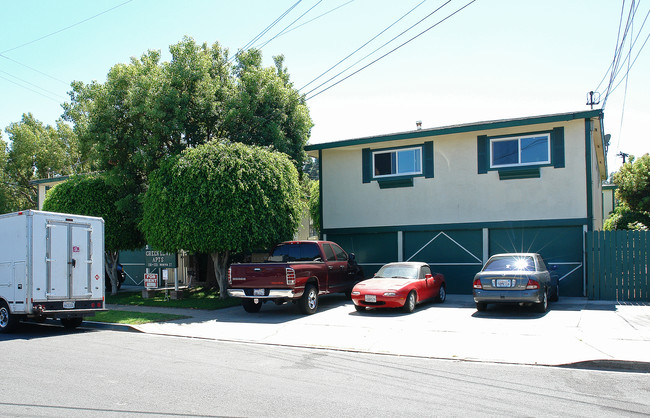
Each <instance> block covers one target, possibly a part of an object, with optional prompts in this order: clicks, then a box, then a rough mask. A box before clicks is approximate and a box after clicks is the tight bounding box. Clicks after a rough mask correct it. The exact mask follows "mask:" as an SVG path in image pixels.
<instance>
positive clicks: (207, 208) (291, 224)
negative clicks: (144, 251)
mask: <svg viewBox="0 0 650 418" xmlns="http://www.w3.org/2000/svg"><path fill="white" fill-rule="evenodd" d="M302 205H303V204H302V201H301V192H300V185H299V183H298V173H297V171H296V169H295V167H294V166H293V165H292V164H291V162H290V161H289V159H288V158H287V156H286V155H284V154H281V153H278V152H271V151H268V150H266V149H263V148H261V147H249V146H245V145H242V144H238V143H226V142H217V141H212V142H209V143H207V144H204V145H201V146H198V147H196V148H194V149H188V150H186V151H185V152H183V153H182V154H181V155H180V156H178V157H172V158H169V159H168V160H167V161H166V162H165V163H164V164H162V165H161V168H160V169H159V170H157V171H155V172H154V173H152V175H151V178H150V184H149V189H148V191H147V193H146V195H145V197H144V211H143V220H142V224H141V227H142V230H143V231H144V234H145V237H146V239H147V242H148V243H150V244H151V245H152V246H153V247H155V248H157V249H161V250H166V251H177V250H180V249H184V250H187V251H192V252H202V253H211V254H214V253H218V252H242V251H246V250H250V249H253V248H264V247H267V246H269V245H271V244H273V243H276V242H279V241H282V240H285V239H290V238H291V237H292V236H293V234H294V232H295V231H296V229H297V227H298V224H299V222H300V214H301V211H302V208H303V206H302Z"/></svg>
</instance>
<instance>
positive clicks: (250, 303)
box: [241, 299, 262, 313]
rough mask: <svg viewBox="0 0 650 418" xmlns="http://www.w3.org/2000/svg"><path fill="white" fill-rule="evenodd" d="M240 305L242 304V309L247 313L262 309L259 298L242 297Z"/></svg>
mask: <svg viewBox="0 0 650 418" xmlns="http://www.w3.org/2000/svg"><path fill="white" fill-rule="evenodd" d="M241 306H243V307H244V310H245V311H246V312H248V313H256V312H259V311H260V309H262V301H261V300H259V299H257V300H256V299H242V300H241Z"/></svg>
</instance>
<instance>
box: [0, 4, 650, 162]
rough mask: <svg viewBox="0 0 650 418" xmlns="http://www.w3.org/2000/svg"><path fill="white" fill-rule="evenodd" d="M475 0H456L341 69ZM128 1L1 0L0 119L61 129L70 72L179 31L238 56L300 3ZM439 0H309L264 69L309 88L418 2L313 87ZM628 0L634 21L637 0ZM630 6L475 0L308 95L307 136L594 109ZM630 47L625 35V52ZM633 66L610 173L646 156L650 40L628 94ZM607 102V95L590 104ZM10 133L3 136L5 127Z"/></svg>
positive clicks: (75, 75)
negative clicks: (629, 158) (628, 158)
mask: <svg viewBox="0 0 650 418" xmlns="http://www.w3.org/2000/svg"><path fill="white" fill-rule="evenodd" d="M469 1H470V0H452V1H450V2H449V3H448V4H446V5H444V7H443V8H442V9H441V10H440V11H438V12H436V13H434V14H433V15H431V16H430V17H429V18H427V19H425V20H424V21H423V22H422V23H420V24H419V25H417V26H416V27H415V28H413V29H412V30H410V31H409V32H407V33H406V34H405V35H403V36H402V37H400V38H399V39H398V40H396V41H393V42H392V43H391V44H389V45H388V46H386V47H384V48H382V49H381V50H379V51H378V52H377V53H375V54H374V55H372V56H371V57H369V58H367V59H366V60H364V61H362V62H361V63H359V64H358V65H357V66H355V67H353V68H352V69H351V70H349V71H348V72H346V73H344V74H343V76H345V75H346V74H349V73H350V72H352V71H354V70H356V69H358V68H360V67H362V66H363V65H365V64H367V63H369V62H371V61H372V60H373V59H375V58H378V57H379V56H381V55H383V54H385V53H387V52H389V51H390V50H391V49H393V48H395V47H397V46H398V45H400V44H402V43H403V42H405V41H407V40H409V39H411V38H412V37H414V36H416V35H417V34H418V33H420V32H422V31H424V30H425V29H427V28H429V27H431V26H432V25H434V24H435V23H437V22H438V21H440V20H442V19H443V18H445V17H446V16H448V15H449V14H451V13H453V12H454V11H456V10H457V9H459V8H461V7H462V6H464V5H466V4H467V3H468V2H469ZM125 2H126V0H94V1H85V0H57V1H48V0H23V1H9V0H0V14H1V15H2V16H3V19H2V20H3V24H2V25H1V26H0V54H1V55H0V97H1V100H0V128H2V129H3V130H4V128H5V127H6V126H8V125H9V124H10V123H11V122H17V121H19V120H20V118H21V115H22V114H23V113H26V112H32V113H33V114H34V116H35V117H36V118H38V119H39V120H41V121H43V122H45V123H47V124H54V123H55V121H56V119H57V118H58V117H59V116H60V114H61V106H60V105H61V103H63V102H64V101H65V100H67V98H68V97H67V94H66V92H67V91H68V90H69V84H70V82H71V81H73V80H80V81H83V82H86V83H88V82H90V81H92V80H98V81H100V82H103V81H105V79H106V74H107V72H108V70H109V69H110V67H111V66H113V65H115V64H116V63H121V62H128V61H129V59H130V57H132V56H135V57H139V56H140V55H142V53H144V52H145V51H146V50H148V49H155V50H160V51H162V52H163V59H165V60H166V59H168V58H169V54H168V47H169V45H171V44H174V43H176V42H178V41H179V40H181V38H182V37H183V36H184V35H187V36H191V37H193V38H194V39H195V40H196V41H197V42H208V43H213V42H215V41H217V42H219V43H220V44H221V45H223V46H224V47H227V48H229V49H230V51H231V53H232V52H235V51H237V50H238V49H239V48H241V47H243V46H244V45H246V44H247V43H248V42H249V41H250V40H251V39H253V38H254V37H255V36H256V35H257V34H259V33H260V32H261V31H262V30H264V29H265V28H266V27H267V26H268V25H269V24H271V23H272V22H273V21H274V20H275V19H276V18H277V17H279V16H280V15H281V14H283V13H284V12H285V11H286V10H287V9H289V8H290V7H291V6H292V5H294V4H295V3H296V2H297V0H273V1H268V0H267V1H264V0H240V1H234V0H233V1H225V0H185V1H171V0H132V1H129V2H126V3H125ZM124 3H125V4H124ZM420 3H421V4H420ZM443 4H445V2H444V1H441V0H435V1H434V0H426V1H424V2H423V3H422V0H401V1H390V0H353V1H350V0H322V1H321V2H318V0H303V1H301V2H299V3H298V4H297V5H296V6H295V8H294V9H292V10H291V11H290V12H289V13H288V14H287V15H286V17H285V18H284V19H283V20H281V21H280V22H279V23H278V24H277V25H276V26H274V27H273V28H272V29H271V30H270V31H269V32H268V33H267V34H266V35H265V36H263V37H262V38H261V39H260V41H259V42H258V43H256V45H259V43H263V42H265V41H267V40H269V39H271V38H272V37H274V36H275V35H276V34H277V33H278V32H280V31H281V30H282V29H284V28H285V27H286V26H287V25H289V24H290V23H291V22H293V21H294V20H295V19H297V18H298V17H299V16H301V15H302V14H303V13H305V12H307V13H306V14H305V15H304V17H302V18H301V19H300V20H298V21H297V22H296V23H295V24H294V26H292V28H295V27H296V26H298V25H300V24H302V23H305V24H304V25H303V26H300V27H297V28H295V29H294V30H291V31H289V32H286V33H285V34H282V35H281V36H278V37H277V38H275V39H273V40H272V41H271V42H269V43H268V44H267V45H266V46H264V48H263V53H264V60H265V63H266V64H267V65H271V64H272V56H274V55H278V54H283V55H284V56H285V65H286V66H287V67H288V69H289V72H290V74H291V79H292V81H293V82H294V84H295V87H296V88H301V87H303V86H304V85H305V84H307V83H309V82H310V81H312V80H313V79H314V78H315V77H317V76H318V75H319V74H321V73H322V72H324V71H325V70H327V69H328V68H330V67H331V66H332V65H334V64H335V63H336V62H338V61H339V60H340V59H342V58H344V57H346V56H347V55H348V54H350V53H351V52H353V51H354V50H355V49H357V48H358V47H360V46H361V45H363V44H364V43H365V42H367V41H368V40H370V39H371V38H372V37H374V36H375V35H377V34H378V33H380V32H381V31H382V30H384V29H386V28H387V27H388V26H389V25H391V24H392V23H393V22H395V21H396V20H397V19H398V18H400V17H401V16H402V15H404V14H405V13H407V12H408V11H409V10H411V9H413V8H414V7H415V6H418V5H419V6H418V7H417V8H416V9H415V10H414V11H413V12H412V13H411V14H409V15H408V16H407V17H405V18H404V19H402V20H401V21H400V22H398V23H397V24H395V25H394V26H393V27H391V28H390V29H388V30H387V31H386V32H385V33H383V34H382V35H381V36H379V37H378V38H377V39H375V40H374V41H373V42H371V43H370V44H369V45H368V46H366V47H365V48H364V49H362V50H361V51H360V52H358V53H357V54H355V55H353V56H352V57H351V58H350V59H348V60H347V61H345V62H344V63H343V64H341V65H340V66H339V67H337V68H336V69H335V70H333V71H332V72H331V73H329V74H328V75H327V76H326V77H323V78H322V79H320V80H319V81H318V82H317V83H314V84H312V85H310V86H309V87H308V88H305V89H302V90H301V92H302V93H307V92H308V91H309V90H310V89H311V88H312V87H315V86H316V85H318V84H320V83H321V82H323V81H325V80H327V79H328V78H330V77H331V76H333V75H335V74H337V73H338V72H340V71H342V70H343V69H345V68H347V67H348V66H350V65H352V64H353V63H355V62H357V61H358V60H359V59H361V58H363V57H364V56H366V55H367V54H369V53H371V52H372V51H374V50H375V49H376V48H378V47H380V46H381V45H383V44H384V43H386V42H388V41H389V40H390V39H392V38H393V37H395V36H397V35H398V34H399V33H401V32H402V31H404V30H406V29H407V28H408V27H409V26H411V25H413V24H415V23H416V22H418V21H419V20H421V19H423V18H424V17H425V16H427V15H428V14H430V13H431V12H433V11H434V10H435V9H436V8H438V7H440V6H441V5H443ZM624 4H625V10H626V12H625V15H626V16H627V10H628V9H629V7H630V5H631V4H632V3H631V0H627V1H626V2H625V3H624ZM636 4H637V5H638V9H637V13H636V17H635V19H634V24H633V25H632V32H631V35H628V36H629V39H634V37H636V36H637V35H638V41H637V43H636V44H635V45H634V47H633V48H632V57H633V58H634V57H636V56H637V53H638V52H639V50H640V48H641V45H642V44H643V42H644V41H645V40H647V37H648V34H650V18H649V21H648V22H647V24H646V26H643V27H642V23H643V21H644V18H646V16H647V14H648V11H649V10H650V5H649V4H648V2H639V1H637V2H636ZM622 5H623V0H570V1H567V0H545V1H521V0H477V1H475V2H474V3H472V4H470V5H469V6H467V8H465V9H463V10H462V11H460V12H458V13H457V14H455V15H453V16H451V17H450V18H449V19H447V20H445V21H444V22H442V23H440V24H439V25H437V26H435V27H434V28H432V29H431V30H429V31H427V32H426V33H424V34H422V35H421V36H419V37H417V38H416V39H414V40H413V41H411V42H409V43H408V44H407V45H405V46H404V47H402V48H400V49H398V50H397V51H395V52H393V53H391V54H390V55H388V56H386V57H385V58H383V59H381V60H380V61H377V62H376V63H374V64H372V65H370V66H369V67H368V68H366V69H364V70H362V71H360V72H359V73H357V74H356V75H353V76H351V77H350V78H349V79H347V80H345V81H343V82H341V83H340V84H338V85H336V86H334V87H332V88H331V89H329V90H327V91H325V92H323V93H322V94H319V95H318V96H315V97H313V98H310V99H309V100H308V102H307V103H308V105H309V108H310V112H311V116H312V119H313V121H314V123H315V126H314V128H313V129H312V135H311V139H310V142H311V143H318V142H329V141H334V140H341V139H350V138H358V137H364V136H370V135H378V134H388V133H394V132H403V131H409V130H413V129H415V122H416V121H417V120H421V121H422V126H423V128H433V127H439V126H447V125H451V124H458V123H471V122H477V121H485V120H494V119H508V118H515V117H524V116H535V115H542V114H552V113H560V112H569V111H581V110H588V109H589V107H588V106H586V105H585V103H586V100H587V99H586V97H587V92H589V91H590V90H595V89H597V87H598V85H599V82H600V81H601V79H603V77H604V76H605V75H606V74H607V70H608V67H609V65H610V64H611V62H612V60H613V58H614V50H615V47H616V41H617V36H618V31H619V19H620V15H621V7H622ZM116 6H117V7H116ZM312 6H314V7H313V9H312V10H311V11H308V9H310V8H311V7H312ZM338 6H341V7H339V8H337V7H338ZM111 8H114V9H113V10H110V11H108V12H106V13H103V14H101V15H99V16H96V15H98V14H99V13H102V12H104V11H107V10H109V9H111ZM335 8H337V9H336V10H333V11H331V12H330V13H328V14H326V15H324V16H322V17H319V18H318V19H316V20H313V21H311V22H309V23H307V22H308V21H309V20H310V19H313V18H316V17H317V16H319V15H321V14H323V13H325V12H328V11H330V10H332V9H335ZM93 16H96V17H93ZM91 17H93V18H92V19H90V20H87V21H85V22H82V21H84V20H86V19H89V18H91ZM79 22H82V23H79ZM77 23H79V24H77ZM75 24H76V25H75ZM71 25H74V26H73V27H71V28H68V29H65V30H62V29H64V28H67V27H69V26H71ZM57 31H60V32H58V33H54V32H57ZM53 33H54V34H53ZM49 34H52V35H51V36H46V37H44V38H43V39H40V40H39V38H41V37H43V36H45V35H49ZM32 41H34V42H32ZM26 43H27V45H24V46H21V45H23V44H26ZM648 43H649V44H650V41H648ZM16 47H18V48H16ZM14 48H15V49H14ZM629 48H630V45H629V43H627V44H626V46H625V51H624V52H625V53H627V52H629ZM28 67H30V68H28ZM35 70H36V71H35ZM626 72H627V65H625V66H624V68H623V69H622V71H621V72H620V74H619V75H618V78H616V83H618V82H619V81H620V80H622V83H621V84H620V85H619V87H618V88H617V89H616V90H615V91H614V92H613V93H612V94H611V95H610V96H609V97H608V101H607V105H606V107H605V131H606V133H609V134H611V135H612V141H611V146H610V150H609V154H608V155H609V158H608V163H609V169H610V171H613V170H615V169H617V168H618V166H619V165H620V164H621V159H620V158H618V157H616V155H615V154H617V153H618V152H619V151H623V152H626V153H630V154H634V155H637V156H640V155H642V154H644V153H647V152H650V145H649V141H650V134H648V131H647V129H645V128H646V125H645V124H646V123H647V120H648V116H649V115H650V97H649V95H648V93H650V88H649V87H650V45H646V46H645V48H644V49H643V50H641V52H640V54H639V55H638V58H637V60H636V62H635V63H634V65H633V66H632V68H631V70H630V71H629V73H628V74H629V76H628V78H627V89H626V81H625V78H624V77H623V75H624V74H625V73H626ZM608 80H609V75H607V79H606V80H605V82H604V83H602V84H601V86H600V88H599V89H598V91H600V92H601V93H602V97H604V95H605V94H604V92H605V90H606V85H607V81H608ZM334 81H336V80H334ZM324 87H325V86H324ZM312 94H313V93H312ZM310 95H311V94H309V95H308V96H310ZM600 106H602V102H601V104H600V105H598V106H596V107H598V108H600ZM3 139H5V140H7V135H6V133H4V132H3Z"/></svg>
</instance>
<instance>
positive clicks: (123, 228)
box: [43, 175, 144, 294]
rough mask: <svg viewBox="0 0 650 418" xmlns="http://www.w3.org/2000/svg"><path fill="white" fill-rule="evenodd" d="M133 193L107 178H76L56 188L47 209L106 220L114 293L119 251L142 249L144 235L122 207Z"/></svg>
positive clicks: (106, 240) (105, 234)
mask: <svg viewBox="0 0 650 418" xmlns="http://www.w3.org/2000/svg"><path fill="white" fill-rule="evenodd" d="M129 193H130V190H128V189H127V188H125V187H124V186H122V185H116V184H114V183H112V182H111V179H109V178H107V177H106V176H104V175H89V176H73V177H71V178H70V179H69V180H67V181H65V182H63V183H60V184H58V185H56V186H54V188H52V189H51V190H50V191H49V192H48V194H47V197H46V199H45V202H44V203H43V209H44V210H47V211H52V212H61V213H72V214H77V215H87V216H99V217H101V218H104V250H105V258H106V263H107V266H108V267H109V270H108V271H109V279H110V281H111V284H112V292H113V294H115V293H117V274H116V267H117V258H118V251H119V250H133V249H137V248H142V246H143V245H144V242H143V240H142V234H141V233H140V231H139V230H138V228H137V224H136V220H135V218H133V216H132V214H131V212H130V211H128V210H124V209H123V208H121V207H120V206H119V204H118V202H120V201H122V199H123V198H124V195H127V194H129Z"/></svg>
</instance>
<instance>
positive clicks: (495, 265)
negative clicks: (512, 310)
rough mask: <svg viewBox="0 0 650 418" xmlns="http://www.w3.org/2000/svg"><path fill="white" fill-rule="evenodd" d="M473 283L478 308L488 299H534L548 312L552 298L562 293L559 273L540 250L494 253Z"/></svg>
mask: <svg viewBox="0 0 650 418" xmlns="http://www.w3.org/2000/svg"><path fill="white" fill-rule="evenodd" d="M555 268H556V266H552V267H551V269H552V270H554V269H555ZM473 287H474V290H473V295H474V302H476V309H477V310H479V311H484V310H485V309H486V308H487V305H488V303H516V302H519V303H532V304H534V306H535V309H536V310H537V311H538V312H546V310H547V309H548V302H549V300H551V301H556V300H557V299H558V297H559V291H558V280H557V277H556V275H554V274H553V275H552V274H551V272H550V271H549V270H548V268H547V267H546V263H545V262H544V260H543V259H542V257H541V256H540V255H539V254H537V253H509V254H496V255H493V256H492V257H490V259H489V260H488V261H487V263H485V266H483V269H482V270H481V271H480V272H478V273H477V274H476V276H474V283H473Z"/></svg>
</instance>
